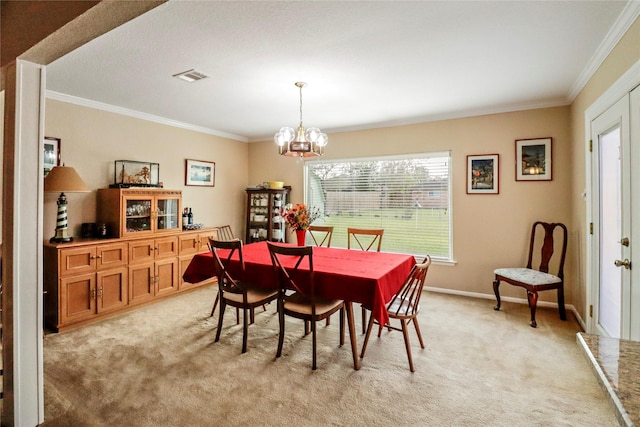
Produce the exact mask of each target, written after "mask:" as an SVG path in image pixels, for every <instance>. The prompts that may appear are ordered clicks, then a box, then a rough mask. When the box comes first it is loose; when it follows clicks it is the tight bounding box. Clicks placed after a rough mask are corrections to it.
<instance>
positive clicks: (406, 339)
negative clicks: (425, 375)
mask: <svg viewBox="0 0 640 427" xmlns="http://www.w3.org/2000/svg"><path fill="white" fill-rule="evenodd" d="M400 323H402V335H404V346H405V347H406V349H407V357H408V358H409V369H410V370H411V372H415V369H414V368H413V359H412V358H411V344H410V343H409V331H408V329H407V322H406V321H404V320H401V321H400Z"/></svg>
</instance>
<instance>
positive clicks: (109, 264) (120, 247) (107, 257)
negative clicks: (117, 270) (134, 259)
mask: <svg viewBox="0 0 640 427" xmlns="http://www.w3.org/2000/svg"><path fill="white" fill-rule="evenodd" d="M128 249H129V247H128V245H127V243H110V244H107V245H98V246H97V247H96V259H97V269H98V271H100V270H106V269H111V268H114V267H121V266H125V265H127V261H128V259H129V250H128Z"/></svg>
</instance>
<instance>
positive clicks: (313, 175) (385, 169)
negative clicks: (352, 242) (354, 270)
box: [305, 152, 452, 260]
mask: <svg viewBox="0 0 640 427" xmlns="http://www.w3.org/2000/svg"><path fill="white" fill-rule="evenodd" d="M450 158H451V156H450V153H448V152H446V153H425V154H417V155H410V156H393V157H391V156H384V157H375V158H366V159H350V160H326V161H325V160H314V161H308V162H306V163H305V203H307V205H309V206H314V207H317V208H319V209H320V211H321V212H322V213H323V216H322V217H321V218H320V219H318V220H316V221H315V222H314V224H324V225H331V226H333V227H335V228H334V232H333V237H332V239H331V246H332V247H334V246H335V247H345V248H346V247H347V231H346V230H347V227H356V228H383V229H384V236H383V238H382V250H383V251H387V252H399V253H410V254H414V255H416V256H417V257H420V256H424V255H426V254H429V255H431V256H432V257H433V258H434V259H442V260H451V258H452V247H451V211H450V209H449V204H450V203H449V201H450V194H451V191H450V181H449V164H450Z"/></svg>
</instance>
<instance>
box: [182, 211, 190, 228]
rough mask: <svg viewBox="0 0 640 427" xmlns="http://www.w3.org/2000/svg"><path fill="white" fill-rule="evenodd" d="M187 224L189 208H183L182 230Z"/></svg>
mask: <svg viewBox="0 0 640 427" xmlns="http://www.w3.org/2000/svg"><path fill="white" fill-rule="evenodd" d="M188 222H189V208H184V209H183V210H182V228H183V229H184V228H186V227H187V224H188Z"/></svg>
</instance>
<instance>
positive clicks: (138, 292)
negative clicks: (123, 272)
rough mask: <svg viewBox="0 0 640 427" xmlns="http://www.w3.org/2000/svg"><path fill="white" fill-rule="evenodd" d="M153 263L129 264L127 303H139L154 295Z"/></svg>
mask: <svg viewBox="0 0 640 427" xmlns="http://www.w3.org/2000/svg"><path fill="white" fill-rule="evenodd" d="M154 282H155V268H154V263H153V262H151V263H147V264H136V265H131V266H129V304H130V305H132V304H139V303H141V302H145V301H149V300H150V299H153V297H154V295H155V285H154Z"/></svg>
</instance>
